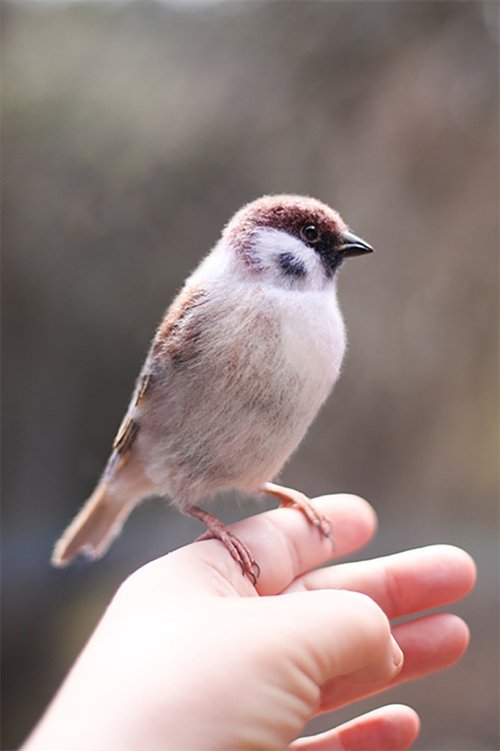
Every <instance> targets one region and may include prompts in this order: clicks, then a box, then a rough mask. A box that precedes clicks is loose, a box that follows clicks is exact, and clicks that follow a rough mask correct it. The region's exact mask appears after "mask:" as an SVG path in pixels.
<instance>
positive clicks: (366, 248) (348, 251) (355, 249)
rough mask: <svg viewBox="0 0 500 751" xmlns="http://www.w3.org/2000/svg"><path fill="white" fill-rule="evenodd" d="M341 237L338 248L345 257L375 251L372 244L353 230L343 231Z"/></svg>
mask: <svg viewBox="0 0 500 751" xmlns="http://www.w3.org/2000/svg"><path fill="white" fill-rule="evenodd" d="M341 237H342V239H341V244H340V245H339V246H338V248H337V250H338V252H339V253H341V254H342V256H343V257H344V258H350V257H352V256H362V255H364V254H365V253H373V248H372V246H371V245H368V243H365V241H364V240H362V239H361V238H360V237H357V236H356V235H353V234H352V232H343V233H342V236H341Z"/></svg>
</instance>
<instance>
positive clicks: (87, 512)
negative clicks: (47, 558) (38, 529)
mask: <svg viewBox="0 0 500 751" xmlns="http://www.w3.org/2000/svg"><path fill="white" fill-rule="evenodd" d="M132 507H133V503H130V502H128V503H127V502H124V501H123V500H122V499H120V498H118V497H117V496H116V495H114V494H111V493H110V491H109V487H108V485H107V484H106V483H105V482H100V483H99V485H98V486H97V488H96V489H95V490H94V492H93V493H92V495H91V496H90V498H89V499H88V500H87V502H86V503H85V505H84V506H83V508H82V510H81V511H80V513H79V514H78V515H77V516H76V517H75V518H74V519H73V521H72V522H71V524H70V525H69V526H68V528H67V529H66V530H65V531H64V533H63V534H62V536H61V537H60V539H59V540H58V541H57V542H56V544H55V547H54V552H53V553H52V559H51V562H52V565H53V566H58V567H62V566H67V565H68V563H71V561H72V560H73V559H74V558H76V556H77V555H78V554H80V553H83V554H84V555H86V556H87V557H88V558H91V559H92V560H94V559H96V558H100V557H101V556H103V555H104V553H105V552H106V551H107V550H108V548H109V546H110V545H111V543H112V542H113V540H114V539H115V537H116V536H117V535H118V534H119V533H120V530H121V528H122V526H123V523H124V521H125V519H126V518H127V516H128V515H129V513H130V511H131V510H132Z"/></svg>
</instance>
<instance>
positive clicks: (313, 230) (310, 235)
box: [300, 224, 321, 245]
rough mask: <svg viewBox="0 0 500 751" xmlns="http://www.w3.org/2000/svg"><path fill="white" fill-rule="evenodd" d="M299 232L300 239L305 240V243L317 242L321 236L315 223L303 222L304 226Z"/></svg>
mask: <svg viewBox="0 0 500 751" xmlns="http://www.w3.org/2000/svg"><path fill="white" fill-rule="evenodd" d="M300 234H301V237H302V239H303V240H305V241H306V243H311V244H313V245H314V243H317V242H318V240H319V239H320V237H321V235H320V232H319V229H318V228H317V227H316V225H315V224H304V226H303V227H302V229H301V230H300Z"/></svg>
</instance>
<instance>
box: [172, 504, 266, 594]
mask: <svg viewBox="0 0 500 751" xmlns="http://www.w3.org/2000/svg"><path fill="white" fill-rule="evenodd" d="M187 513H188V514H189V515H190V516H194V517H195V519H199V520H200V522H203V524H205V525H206V527H207V531H206V532H204V534H202V535H200V536H199V537H198V538H197V541H200V540H220V542H221V543H222V544H223V545H224V546H225V548H226V549H227V550H228V551H229V553H230V554H231V556H232V557H233V558H234V560H235V561H236V563H239V564H240V566H241V572H242V574H243V575H244V576H248V578H249V579H250V581H251V582H252V584H253V585H254V586H255V585H256V584H257V579H258V578H259V576H260V568H259V564H258V563H257V562H256V561H255V560H254V557H253V555H252V551H251V550H250V548H249V547H248V545H246V543H244V542H243V541H242V540H240V539H239V538H238V537H236V535H234V534H233V533H232V532H230V531H229V529H228V528H227V527H226V526H225V525H224V524H223V523H222V522H221V521H220V519H217V517H216V516H214V515H213V514H209V513H208V511H204V510H203V509H202V508H200V507H199V506H191V508H189V509H188V511H187Z"/></svg>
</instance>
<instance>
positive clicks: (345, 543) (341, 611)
mask: <svg viewBox="0 0 500 751" xmlns="http://www.w3.org/2000/svg"><path fill="white" fill-rule="evenodd" d="M314 505H315V507H316V509H317V510H318V511H319V512H320V513H321V514H323V515H324V516H325V517H326V519H327V520H328V521H329V522H330V523H331V525H332V529H333V530H334V536H335V544H336V549H335V557H338V556H342V555H344V554H346V553H350V552H352V551H354V550H357V549H358V548H360V547H361V546H362V545H364V544H365V543H366V542H367V541H368V540H369V539H370V538H371V537H372V535H373V534H374V531H375V526H376V517H375V513H374V512H373V510H372V508H371V506H369V505H368V504H367V503H366V502H365V501H363V500H361V499H360V498H357V497H355V496H347V495H335V496H324V497H322V498H318V499H315V501H314ZM231 529H232V530H233V531H234V532H235V533H236V534H237V535H238V537H240V538H241V539H242V540H244V541H245V542H246V543H247V544H248V545H249V546H250V548H251V549H252V551H253V552H254V555H255V558H256V560H257V561H258V562H259V565H260V569H261V575H260V577H259V579H258V581H257V584H256V586H255V587H254V586H253V585H252V583H251V582H250V580H249V579H248V578H247V577H244V576H242V574H241V570H240V568H239V566H238V564H237V563H236V562H235V561H234V560H233V559H232V558H231V557H230V556H229V555H228V552H227V550H226V549H225V548H224V546H223V545H222V544H221V543H220V542H219V541H217V540H206V541H203V542H196V543H193V544H191V545H188V546H186V547H184V548H181V549H179V550H177V551H175V552H174V553H171V554H170V555H167V556H164V557H163V558H160V559H158V560H156V561H153V562H152V563H150V564H147V565H146V566H144V567H143V568H141V569H140V570H139V571H137V572H135V573H134V574H133V575H132V576H131V577H129V579H127V580H126V581H125V583H124V584H123V585H122V586H121V588H120V589H119V591H118V593H117V595H116V596H115V598H114V599H113V601H112V602H111V604H110V606H109V608H108V610H107V612H106V613H105V615H104V616H103V618H102V620H101V622H100V623H99V625H98V626H97V628H96V630H95V632H94V634H93V635H92V637H91V639H90V641H89V643H88V644H87V646H86V647H85V649H84V650H83V652H82V654H81V656H80V658H79V659H78V661H77V662H76V664H75V666H74V667H73V669H72V670H71V672H70V674H69V676H68V678H67V679H66V681H65V682H64V684H63V685H62V687H61V689H60V690H59V692H58V694H57V695H56V697H55V698H54V700H53V702H52V704H51V706H50V707H49V709H48V711H47V713H46V714H45V716H44V718H43V719H42V720H41V722H40V723H39V725H38V727H37V728H35V730H34V731H33V733H32V735H31V736H30V738H29V739H28V741H27V742H26V743H25V745H24V747H23V749H24V751H42V749H43V750H46V749H50V751H59V749H61V751H62V749H64V750H65V751H66V750H67V749H68V748H71V749H72V751H80V750H81V751H83V750H84V749H85V751H88V750H89V749H92V751H100V750H101V749H102V750H103V751H104V750H105V749H107V750H109V749H114V751H136V749H137V751H139V750H140V751H160V749H162V751H170V750H172V751H192V749H198V750H199V751H208V750H213V751H215V750H217V751H236V750H237V751H247V750H249V749H265V750H266V751H285V750H286V749H289V750H290V751H326V750H327V749H328V750H329V751H340V750H342V751H347V749H349V751H368V750H370V751H373V750H374V749H377V750H382V749H384V750H385V751H393V750H394V751H396V750H399V749H401V750H402V749H407V748H409V747H410V746H411V744H412V742H413V740H414V739H415V737H416V735H417V733H418V728H419V718H418V716H417V715H416V713H415V712H414V711H413V710H412V709H410V708H409V707H405V706H400V705H391V706H385V707H381V708H380V709H378V710H376V711H375V712H372V713H370V714H367V715H362V716H359V717H357V718H355V719H354V720H352V721H351V722H349V723H347V724H343V725H340V726H338V727H336V728H333V729H332V730H330V731H328V732H327V733H322V734H321V735H318V736H315V737H307V738H305V737H302V738H301V735H302V733H303V729H304V726H305V724H306V723H307V721H308V720H309V719H311V718H312V717H314V716H315V715H317V714H319V713H321V712H326V711H331V710H333V709H335V708H338V707H341V706H344V705H346V704H350V703H352V702H355V701H356V700H358V699H361V698H363V697H365V696H369V695H371V694H378V693H380V692H383V691H384V690H386V689H387V688H390V687H392V686H394V685H396V684H398V683H401V682H404V681H409V680H414V679H416V678H421V677H424V676H426V675H428V674H430V673H433V672H435V671H437V670H441V669H443V668H445V667H448V666H449V665H451V664H452V663H454V662H455V661H456V660H458V659H459V658H460V657H461V655H462V654H463V652H464V651H465V649H466V646H467V642H468V630H467V626H466V625H465V623H464V622H463V621H462V620H461V619H460V618H458V617H457V616H455V615H452V614H450V613H440V614H434V615H425V614H423V611H425V610H427V609H429V608H433V607H436V606H440V605H446V604H448V603H452V602H455V601H457V600H459V599H461V598H462V597H464V596H465V595H466V594H467V593H468V592H469V591H470V590H471V589H472V587H473V585H474V580H475V567H474V563H473V561H472V559H471V558H470V557H469V556H468V555H467V553H465V552H464V551H462V550H460V549H458V548H454V547H452V546H447V545H437V546H430V547H427V548H421V549H417V550H411V551H406V552H403V553H398V554H396V555H391V556H388V557H386V558H379V559H375V560H369V561H360V562H356V563H344V564H337V565H330V566H329V567H327V568H321V569H317V567H318V566H319V565H321V564H324V563H325V562H327V561H328V560H329V559H331V557H332V548H331V543H330V541H329V540H328V539H325V538H324V537H323V538H322V537H321V535H319V533H318V530H317V529H315V528H314V527H313V526H311V525H310V524H308V523H307V522H306V520H305V518H304V517H303V515H302V514H300V513H298V512H297V511H296V510H294V509H290V508H280V509H276V510H273V511H268V512H265V513H262V514H259V515H257V516H254V517H251V518H248V519H245V520H244V521H242V522H239V523H238V524H235V525H234V526H233V527H231ZM406 615H413V616H414V618H413V620H411V621H408V622H405V623H403V624H399V625H395V626H392V627H391V621H392V620H393V619H396V618H399V617H401V616H406ZM429 690H430V691H432V685H431V684H429Z"/></svg>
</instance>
